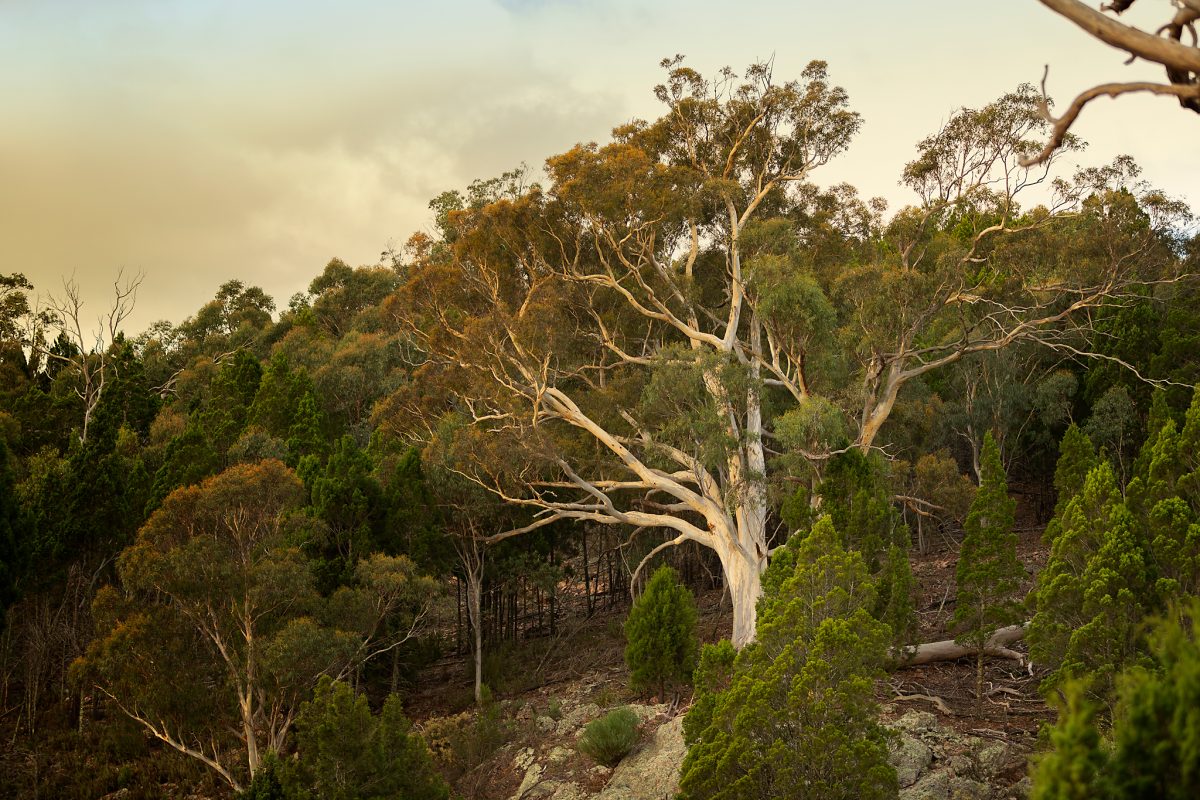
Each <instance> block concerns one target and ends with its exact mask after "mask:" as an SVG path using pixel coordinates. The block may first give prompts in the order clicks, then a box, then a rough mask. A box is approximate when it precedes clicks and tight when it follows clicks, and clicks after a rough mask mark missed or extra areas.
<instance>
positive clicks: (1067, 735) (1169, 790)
mask: <svg viewBox="0 0 1200 800" xmlns="http://www.w3.org/2000/svg"><path fill="white" fill-rule="evenodd" d="M1150 647H1151V655H1152V658H1153V660H1152V663H1151V664H1150V665H1149V668H1146V667H1142V666H1136V667H1129V668H1126V669H1125V670H1124V671H1123V672H1122V673H1121V675H1120V676H1119V677H1118V679H1117V682H1116V686H1117V691H1116V694H1117V700H1116V710H1115V713H1114V715H1113V718H1112V727H1111V730H1109V731H1108V732H1107V735H1102V726H1103V719H1102V717H1101V715H1100V714H1098V713H1097V712H1098V709H1097V707H1096V706H1095V705H1094V704H1092V703H1091V702H1090V701H1089V700H1088V698H1087V697H1086V695H1085V693H1084V691H1083V690H1082V688H1081V687H1080V685H1079V684H1077V683H1068V684H1067V685H1066V695H1067V703H1066V705H1065V707H1064V708H1062V711H1061V714H1060V716H1059V720H1058V724H1057V725H1056V726H1055V727H1054V728H1053V729H1052V731H1051V733H1050V741H1051V744H1052V745H1053V749H1052V750H1051V751H1050V752H1048V753H1046V754H1044V755H1042V756H1041V758H1039V759H1038V760H1037V762H1036V763H1035V768H1034V771H1033V797H1034V798H1035V800H1075V798H1079V799H1080V800H1083V798H1095V799H1096V800H1127V799H1128V798H1143V797H1147V798H1148V797H1155V798H1166V800H1184V798H1188V800H1190V799H1191V798H1194V797H1198V796H1200V600H1197V599H1195V598H1193V599H1192V600H1191V601H1190V602H1189V603H1187V604H1184V605H1173V606H1172V607H1171V610H1170V612H1169V613H1168V615H1167V617H1166V618H1165V619H1163V620H1159V621H1157V622H1156V623H1155V624H1154V627H1153V630H1152V632H1151V634H1150Z"/></svg>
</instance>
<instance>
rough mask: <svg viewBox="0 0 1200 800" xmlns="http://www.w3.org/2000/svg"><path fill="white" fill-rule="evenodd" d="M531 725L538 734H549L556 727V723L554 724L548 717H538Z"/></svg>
mask: <svg viewBox="0 0 1200 800" xmlns="http://www.w3.org/2000/svg"><path fill="white" fill-rule="evenodd" d="M533 724H534V725H535V726H536V727H537V729H538V732H540V733H549V732H550V731H552V730H554V729H555V728H556V727H557V726H558V723H556V722H555V721H554V720H552V719H551V718H550V717H538V718H537V719H536V720H534V723H533Z"/></svg>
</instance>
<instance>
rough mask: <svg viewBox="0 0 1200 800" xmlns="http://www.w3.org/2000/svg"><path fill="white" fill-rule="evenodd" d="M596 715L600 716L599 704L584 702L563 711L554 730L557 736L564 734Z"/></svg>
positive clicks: (589, 720)
mask: <svg viewBox="0 0 1200 800" xmlns="http://www.w3.org/2000/svg"><path fill="white" fill-rule="evenodd" d="M598 716H600V706H598V705H596V704H595V703H584V704H583V705H581V706H576V707H575V708H573V709H571V710H570V711H568V712H565V713H564V714H563V717H562V719H560V720H559V721H558V724H557V726H556V727H555V730H556V732H557V733H558V735H559V736H566V735H567V734H568V733H570V732H571V731H573V730H575V729H576V728H578V727H580V726H581V725H583V724H584V723H585V722H591V721H592V720H594V719H595V718H596V717H598Z"/></svg>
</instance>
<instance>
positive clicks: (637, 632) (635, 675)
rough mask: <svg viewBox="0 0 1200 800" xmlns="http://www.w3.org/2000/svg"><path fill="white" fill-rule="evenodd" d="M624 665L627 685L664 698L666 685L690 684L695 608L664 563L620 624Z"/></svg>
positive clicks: (693, 649) (693, 648)
mask: <svg viewBox="0 0 1200 800" xmlns="http://www.w3.org/2000/svg"><path fill="white" fill-rule="evenodd" d="M625 640H626V645H625V663H626V664H627V665H628V666H629V677H630V684H631V685H632V686H633V688H634V689H636V690H639V691H646V690H648V689H651V688H657V689H658V693H659V697H660V698H665V696H666V686H667V684H668V683H672V684H678V683H689V682H691V678H692V670H694V669H695V667H696V651H697V649H698V648H699V645H698V644H697V642H696V604H695V601H694V600H693V599H692V593H691V591H689V590H688V588H687V587H686V586H684V585H683V584H681V583H680V582H679V576H678V574H676V572H675V570H674V569H672V568H671V567H669V566H667V565H665V564H664V565H663V566H661V567H659V568H658V569H657V570H655V571H654V574H653V575H652V576H651V577H650V580H649V582H648V583H647V584H646V589H645V591H644V592H642V594H641V596H640V597H638V598H637V600H636V601H634V604H633V608H631V609H630V610H629V618H628V619H627V620H626V621H625Z"/></svg>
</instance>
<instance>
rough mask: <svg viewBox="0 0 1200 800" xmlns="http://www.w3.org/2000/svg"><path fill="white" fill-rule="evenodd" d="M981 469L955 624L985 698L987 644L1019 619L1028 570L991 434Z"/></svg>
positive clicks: (961, 565) (980, 694) (978, 692)
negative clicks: (1020, 552)
mask: <svg viewBox="0 0 1200 800" xmlns="http://www.w3.org/2000/svg"><path fill="white" fill-rule="evenodd" d="M980 467H981V469H980V472H981V480H980V482H979V491H978V492H976V494H975V501H974V502H973V503H971V511H970V512H969V513H968V514H967V522H966V525H965V528H966V536H965V537H964V539H963V543H962V549H961V550H960V551H959V557H958V569H957V570H956V578H957V582H958V591H957V594H956V606H955V610H954V621H953V624H954V626H955V627H956V628H958V629H959V631H960V633H959V636H958V641H959V642H961V643H963V644H967V645H970V646H972V647H974V648H976V649H977V655H976V658H975V696H976V697H977V698H980V699H982V698H983V651H984V647H985V646H986V644H987V640H988V639H989V638H991V636H992V634H993V633H995V632H996V630H997V629H998V628H1000V627H1002V626H1004V625H1011V624H1012V623H1014V622H1016V621H1017V620H1018V619H1019V618H1020V616H1021V612H1020V606H1019V605H1018V603H1017V602H1016V600H1015V594H1016V592H1017V590H1018V589H1019V588H1020V587H1021V580H1022V579H1023V578H1024V577H1025V568H1024V567H1022V566H1021V562H1020V561H1018V560H1017V536H1016V534H1015V533H1013V514H1014V511H1015V509H1016V503H1014V502H1013V500H1012V499H1010V498H1009V496H1008V480H1007V478H1006V476H1005V473H1004V465H1003V464H1002V463H1001V461H1000V448H999V446H998V445H997V444H996V440H995V439H993V438H992V434H991V433H988V434H987V436H986V437H985V438H984V441H983V455H982V459H981V464H980Z"/></svg>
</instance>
